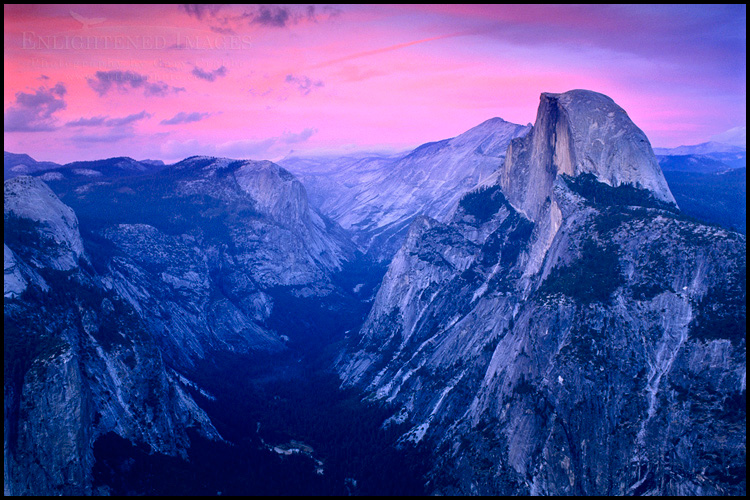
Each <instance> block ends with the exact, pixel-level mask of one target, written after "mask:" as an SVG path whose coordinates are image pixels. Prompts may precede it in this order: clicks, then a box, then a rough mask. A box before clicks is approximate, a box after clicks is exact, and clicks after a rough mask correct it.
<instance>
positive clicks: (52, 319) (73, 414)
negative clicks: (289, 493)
mask: <svg viewBox="0 0 750 500" xmlns="http://www.w3.org/2000/svg"><path fill="white" fill-rule="evenodd" d="M5 210H6V212H5V215H6V218H5V230H4V233H5V240H6V241H5V245H4V253H5V276H6V287H5V301H4V313H5V314H4V316H5V322H4V338H5V359H4V384H3V388H4V453H3V458H4V487H5V494H6V495H7V494H11V495H21V494H34V495H59V494H69V495H72V494H91V493H92V490H91V487H92V478H91V468H92V467H93V464H94V456H93V448H92V446H93V443H94V441H95V440H96V438H97V437H99V436H100V435H102V434H106V433H107V432H110V431H114V432H116V433H117V434H119V435H121V436H122V437H124V438H126V439H130V440H132V441H137V442H141V443H145V444H147V445H149V446H150V448H151V449H152V450H153V451H155V452H160V453H165V454H170V455H179V454H184V452H185V449H186V447H187V446H189V442H188V438H187V435H186V429H187V428H188V427H193V428H196V429H198V430H199V432H200V433H201V434H203V435H204V436H207V437H210V438H214V439H219V438H220V437H219V435H218V433H217V432H216V430H215V429H214V428H213V426H212V425H211V423H210V421H209V420H208V417H207V416H206V415H205V413H204V412H203V411H202V410H201V409H200V408H199V407H198V406H197V405H196V403H195V402H194V401H193V399H192V398H191V396H189V395H188V393H187V392H186V390H185V388H184V387H182V385H181V382H179V381H178V380H177V378H176V376H175V374H173V372H171V371H170V370H169V369H167V367H166V366H165V365H164V363H163V362H162V357H161V353H160V351H159V349H158V347H157V346H156V344H155V343H154V341H153V339H152V338H151V337H150V336H149V335H148V334H146V333H145V331H146V328H145V325H144V324H143V322H142V321H141V320H140V319H139V318H138V316H137V314H136V313H135V311H134V310H133V309H132V308H131V307H130V306H129V305H128V304H127V302H126V301H125V300H124V299H122V298H121V297H119V296H118V295H117V294H116V293H113V292H112V291H111V290H109V289H108V287H107V284H106V281H107V280H106V279H103V278H102V277H101V276H99V275H97V274H96V273H95V272H93V270H92V268H91V265H90V263H89V259H88V256H87V255H86V254H85V253H84V251H83V245H82V240H81V235H80V233H79V232H78V226H77V222H76V217H75V215H74V214H73V211H72V210H71V209H70V207H68V206H66V205H65V204H63V203H62V202H61V201H60V200H59V199H58V198H57V197H56V196H55V195H54V194H53V193H52V191H50V190H49V188H48V187H47V186H46V185H44V184H43V183H41V182H40V181H37V180H30V179H29V178H24V177H18V178H15V179H13V180H10V181H6V182H5ZM9 214H10V216H9ZM9 277H10V278H11V286H10V289H9V287H8V278H9Z"/></svg>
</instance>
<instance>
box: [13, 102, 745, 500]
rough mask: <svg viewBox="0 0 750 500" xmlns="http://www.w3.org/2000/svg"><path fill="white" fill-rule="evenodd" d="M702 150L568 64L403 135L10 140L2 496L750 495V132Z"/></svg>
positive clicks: (702, 147) (702, 146) (703, 147)
mask: <svg viewBox="0 0 750 500" xmlns="http://www.w3.org/2000/svg"><path fill="white" fill-rule="evenodd" d="M700 146H701V147H699V148H698V147H697V148H696V149H695V150H693V151H681V152H682V153H685V152H687V153H689V154H666V155H661V156H658V157H657V156H655V155H654V154H653V150H652V149H651V146H650V144H649V141H648V139H647V137H646V136H645V134H644V133H643V131H641V130H640V129H639V128H638V127H637V126H636V125H635V124H634V123H633V122H632V121H631V120H630V118H629V116H628V114H627V113H626V112H625V110H623V109H622V108H620V107H619V106H618V105H617V104H616V103H615V102H614V101H613V100H612V99H610V98H609V97H607V96H605V95H602V94H599V93H596V92H592V91H588V90H572V91H569V92H565V93H560V94H556V93H544V94H542V95H541V96H540V104H539V108H538V111H537V117H536V120H535V123H534V124H533V126H531V125H528V126H522V125H516V124H512V123H509V122H506V121H504V120H502V119H499V118H493V119H491V120H488V121H486V122H484V123H482V124H480V125H478V126H477V127H474V128H472V129H471V130H469V131H467V132H465V133H463V134H461V135H459V136H457V137H454V138H452V139H445V140H441V141H437V142H432V143H428V144H425V145H422V146H420V147H418V148H416V149H414V150H413V151H410V152H407V153H404V154H399V155H349V156H345V157H339V158H303V157H291V158H287V159H285V160H283V161H282V162H281V163H282V165H278V164H276V163H273V162H269V161H253V160H235V159H229V158H216V157H206V156H195V157H190V158H186V159H184V160H182V161H180V162H178V163H175V164H172V165H163V164H161V162H158V161H152V160H146V161H137V160H133V159H131V158H126V157H119V158H109V159H104V160H97V161H86V162H73V163H69V164H66V165H57V164H54V163H50V162H35V161H34V160H33V159H32V158H31V157H29V156H27V155H17V154H12V153H7V152H6V153H5V162H6V165H5V169H4V172H5V174H6V178H5V181H4V262H5V265H4V276H5V279H4V299H5V300H4V320H5V321H4V409H5V411H4V428H5V435H4V445H5V446H4V463H5V474H4V476H5V481H4V482H5V493H6V495H15V494H34V495H41V494H45V495H52V494H55V495H58V494H65V495H81V494H148V493H152V494H153V493H155V492H156V493H164V494H171V493H174V492H175V491H178V492H186V493H200V494H215V493H216V492H218V491H221V492H224V493H229V494H243V495H246V494H259V493H265V492H272V493H275V494H289V493H299V492H300V491H301V492H302V493H308V494H312V493H320V494H337V495H343V494H347V493H349V494H352V493H355V494H356V493H362V494H369V493H371V492H375V493H382V492H384V491H385V492H387V493H395V494H407V493H408V494H411V493H427V494H453V495H459V494H460V495H468V494H482V495H497V496H499V495H520V494H524V495H526V494H534V495H537V494H538V495H547V494H549V495H552V494H555V495H557V494H575V495H614V494H617V495H657V494H658V495H664V494H680V495H683V494H696V495H699V494H700V495H704V494H714V495H718V494H737V495H743V494H744V493H743V492H746V491H745V490H746V486H745V484H746V483H745V467H746V450H745V438H746V403H745V400H746V387H745V386H746V383H745V373H746V324H745V323H746V239H745V236H744V235H743V234H740V233H738V232H736V231H734V230H730V229H731V228H732V227H735V228H736V229H738V230H743V231H744V226H745V222H744V213H745V212H744V210H745V207H744V198H745V168H744V167H741V168H737V165H739V162H740V161H743V162H744V152H740V151H720V150H719V149H720V148H719V147H718V146H715V145H709V146H706V145H700ZM678 149H679V148H678ZM743 165H744V163H743ZM740 200H743V202H742V203H741V205H742V206H741V209H740V207H739V206H738V205H739V204H740ZM740 211H741V213H742V216H741V226H742V227H741V228H740V227H737V226H739V225H740V218H739V214H740ZM699 219H700V220H699ZM705 221H710V222H715V223H716V224H714V223H712V224H707V223H705ZM717 224H721V226H723V227H721V226H718V225H717ZM331 379H333V380H331ZM324 380H325V381H328V382H321V381H324ZM342 387H343V389H344V390H340V389H341V388H342ZM316 398H317V399H316ZM261 422H262V425H261ZM267 428H269V429H267ZM308 439H309V440H310V441H311V443H312V444H310V443H306V441H307V440H308ZM302 441H305V442H302ZM283 443H288V445H286V444H283ZM276 444H278V445H279V446H276ZM396 445H397V447H396ZM279 450H280V451H279ZM292 450H298V451H299V453H297V452H294V451H292ZM318 453H321V455H320V456H318ZM405 457H406V458H405ZM407 458H408V460H411V461H408V460H407ZM352 471H355V472H352ZM290 477H293V478H294V481H289V478H290ZM155 485H158V486H159V487H158V488H156V487H155ZM300 485H303V486H304V487H302V486H300ZM393 485H396V486H394V488H391V486H393ZM297 486H300V489H295V488H297ZM398 488H401V489H398Z"/></svg>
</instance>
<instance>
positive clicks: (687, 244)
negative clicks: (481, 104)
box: [338, 91, 746, 495]
mask: <svg viewBox="0 0 750 500" xmlns="http://www.w3.org/2000/svg"><path fill="white" fill-rule="evenodd" d="M588 108H591V109H588ZM618 110H619V111H618ZM610 113H615V114H614V116H609V114H610ZM618 113H619V116H618ZM561 117H562V118H561ZM584 117H589V119H590V123H586V121H585V120H584ZM602 120H604V121H602ZM607 120H614V121H613V123H615V122H617V120H620V121H619V123H621V127H620V129H616V128H614V126H613V125H611V124H610V125H609V126H606V127H605V126H604V125H605V123H604V122H606V121H607ZM581 130H586V131H589V130H590V131H592V132H591V133H590V134H589V135H584V134H583V133H581ZM597 130H598V131H599V132H596V131H597ZM602 130H607V132H606V134H602V133H601V131H602ZM595 132H596V133H595ZM640 136H642V133H640V131H638V130H637V129H635V128H634V127H633V126H632V123H630V121H629V120H628V119H627V116H626V115H625V114H624V112H623V111H622V110H620V109H619V108H617V107H616V106H615V105H614V103H612V102H611V100H609V99H608V98H606V97H604V96H601V95H600V94H594V93H591V92H585V91H573V92H569V93H566V94H559V95H550V94H545V95H543V96H542V104H541V106H540V111H539V116H538V119H537V123H536V124H535V126H534V129H533V130H532V132H531V133H530V134H529V135H528V136H527V137H526V138H524V139H520V140H516V141H514V142H513V143H512V145H511V147H510V148H509V152H508V155H507V156H508V158H512V161H510V162H508V164H507V165H506V169H505V170H503V171H501V173H500V175H498V176H497V179H498V182H497V183H496V184H493V183H492V182H487V183H485V185H484V186H482V187H481V188H480V189H477V190H475V191H473V192H470V193H468V194H467V195H465V196H464V197H463V198H462V199H461V201H460V202H459V203H458V204H457V206H456V207H455V209H454V210H453V213H452V215H451V218H450V220H447V221H445V222H443V223H441V222H438V221H435V220H431V219H418V220H416V221H415V222H414V223H413V225H412V227H411V229H410V232H409V236H408V238H407V240H406V242H405V244H404V245H403V247H402V248H401V249H400V250H399V252H398V253H397V254H396V256H395V257H394V259H393V261H392V263H391V265H390V268H389V270H388V273H387V274H386V277H385V278H384V281H383V284H382V286H381V288H380V291H379V293H378V295H377V297H376V300H375V303H374V305H373V309H372V311H371V312H370V315H369V316H368V318H367V320H366V322H365V324H364V326H363V328H362V331H361V332H360V336H359V337H358V342H357V343H356V345H354V346H352V347H351V348H350V350H349V351H348V352H347V353H345V354H343V355H342V356H341V357H340V359H339V362H338V369H339V373H340V374H341V377H342V379H343V381H344V384H345V385H352V386H358V387H360V388H363V389H365V390H366V392H367V393H368V394H369V396H370V397H371V398H372V399H376V400H380V401H383V402H387V403H389V404H392V405H394V415H393V416H392V417H391V419H392V420H393V421H398V422H402V421H405V420H406V419H409V420H410V421H411V422H413V423H414V426H413V428H412V429H411V430H410V431H409V432H408V433H406V434H405V435H404V436H403V439H404V440H408V441H415V442H418V441H422V440H426V441H429V442H430V443H431V445H432V446H434V447H435V449H436V450H437V456H438V465H437V466H436V467H435V470H434V471H433V473H432V474H431V479H430V483H429V486H430V487H431V488H432V489H433V492H434V493H442V494H486V495H491V494H493V495H497V494H529V493H532V494H688V493H689V494H725V493H735V494H742V493H744V491H745V483H744V467H745V465H744V464H745V445H744V443H745V403H744V398H745V394H746V393H745V391H746V387H745V369H746V357H745V346H746V326H745V299H746V291H745V290H746V287H745V267H746V260H745V251H746V241H745V238H744V236H742V235H740V234H737V233H732V232H730V231H725V230H722V229H718V228H714V227H709V226H704V225H701V224H698V223H695V222H692V221H689V220H686V219H684V218H682V217H681V216H680V215H679V213H676V212H675V208H674V206H673V205H671V202H672V198H671V195H670V194H669V191H668V190H667V189H666V187H665V189H663V190H662V189H661V188H660V186H661V184H662V183H663V177H661V172H660V171H659V170H658V167H653V166H654V165H655V163H654V162H653V157H650V158H648V157H647V156H648V155H647V153H648V152H649V151H650V147H649V146H648V143H647V142H646V143H645V145H644V144H642V143H640V142H639V139H637V138H638V137H640ZM627 137H632V138H633V139H629V140H627V141H626V142H625V143H624V144H621V147H619V148H618V147H616V146H612V145H610V144H607V143H605V142H604V140H605V139H607V140H608V141H614V142H618V141H620V142H622V141H624V140H625V138H627ZM585 138H588V140H592V141H596V140H597V139H600V140H601V141H602V144H601V146H597V145H591V144H586V143H585V140H586V139H585ZM644 139H645V138H644ZM599 151H601V152H599ZM639 155H645V156H646V157H645V161H643V162H641V163H638V164H635V163H630V162H634V161H635V159H637V158H639ZM603 158H609V159H610V160H609V161H608V162H604V161H601V160H602V159H603ZM618 162H619V163H618ZM614 165H619V167H617V168H614V167H613V166H614ZM652 167H653V169H655V170H652ZM638 172H640V173H641V174H642V175H643V178H642V179H641V178H637V177H636V173H638ZM586 174H589V175H586Z"/></svg>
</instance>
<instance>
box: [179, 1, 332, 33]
mask: <svg viewBox="0 0 750 500" xmlns="http://www.w3.org/2000/svg"><path fill="white" fill-rule="evenodd" d="M179 8H180V10H182V11H184V12H185V13H187V14H188V15H189V16H190V17H193V18H195V19H197V20H199V21H204V22H206V23H207V24H208V27H209V28H210V29H211V31H214V32H216V33H221V34H232V33H235V32H236V31H238V30H240V29H241V28H242V27H243V26H247V25H250V26H253V25H255V26H261V27H268V28H289V27H290V26H293V25H296V24H298V23H301V22H314V23H317V22H321V21H327V20H329V19H331V18H334V17H336V16H338V15H340V14H341V10H340V9H337V8H335V7H330V6H323V7H320V6H318V7H317V8H316V6H314V5H308V6H307V7H303V6H301V5H291V6H280V5H257V6H255V7H252V8H249V9H248V8H246V7H244V6H241V5H210V4H194V5H181V6H180V7H179Z"/></svg>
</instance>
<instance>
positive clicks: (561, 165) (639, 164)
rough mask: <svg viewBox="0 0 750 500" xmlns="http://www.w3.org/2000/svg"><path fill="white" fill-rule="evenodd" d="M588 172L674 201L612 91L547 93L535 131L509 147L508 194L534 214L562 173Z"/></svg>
mask: <svg viewBox="0 0 750 500" xmlns="http://www.w3.org/2000/svg"><path fill="white" fill-rule="evenodd" d="M586 173H588V174H593V175H594V177H595V178H596V180H598V181H599V182H603V183H605V184H609V185H610V186H613V187H617V186H620V185H623V184H628V185H632V186H634V187H636V188H639V189H645V190H648V191H650V192H651V194H652V196H653V197H654V198H656V199H657V200H660V201H663V202H666V203H674V198H673V197H672V193H671V192H670V191H669V187H668V186H667V182H666V180H665V179H664V175H663V174H662V172H661V169H660V168H659V164H658V163H657V161H656V157H655V156H654V153H653V151H652V149H651V144H650V143H649V141H648V139H647V138H646V135H645V134H644V133H643V131H641V129H639V128H638V127H637V126H636V125H635V124H634V123H633V122H632V121H631V120H630V117H629V116H628V115H627V113H626V112H625V110H623V109H622V108H621V107H620V106H618V105H617V104H616V103H615V102H614V101H613V100H612V99H611V98H610V97H608V96H606V95H604V94H600V93H598V92H593V91H590V90H581V89H577V90H571V91H568V92H565V93H561V94H554V93H547V92H545V93H543V94H542V95H541V98H540V104H539V110H538V112H537V118H536V122H535V123H534V126H533V129H532V131H531V133H529V134H528V135H527V136H526V137H524V138H521V139H516V140H514V141H513V142H512V143H511V145H510V147H509V149H508V155H507V160H506V165H505V170H504V171H503V175H502V176H501V184H502V186H503V190H504V191H505V192H506V196H508V199H509V201H510V202H511V203H512V204H513V205H514V206H515V207H516V208H518V209H519V210H521V211H522V212H524V213H525V214H526V215H527V216H528V217H530V218H531V219H532V220H533V219H535V217H536V216H537V215H538V212H539V210H541V207H542V205H543V204H544V201H545V200H546V198H547V197H549V196H550V194H551V192H552V183H553V182H554V180H555V178H556V177H557V176H558V175H560V174H566V175H569V176H574V177H575V176H578V175H580V174H586Z"/></svg>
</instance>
